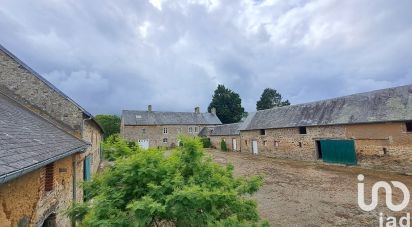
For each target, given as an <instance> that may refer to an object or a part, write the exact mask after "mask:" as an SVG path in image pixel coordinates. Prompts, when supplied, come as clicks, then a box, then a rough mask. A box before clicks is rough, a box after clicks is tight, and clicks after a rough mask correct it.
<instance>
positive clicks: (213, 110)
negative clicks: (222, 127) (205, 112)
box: [210, 107, 216, 115]
mask: <svg viewBox="0 0 412 227" xmlns="http://www.w3.org/2000/svg"><path fill="white" fill-rule="evenodd" d="M210 112H211V113H212V114H215V115H216V108H214V107H213V108H212V109H210Z"/></svg>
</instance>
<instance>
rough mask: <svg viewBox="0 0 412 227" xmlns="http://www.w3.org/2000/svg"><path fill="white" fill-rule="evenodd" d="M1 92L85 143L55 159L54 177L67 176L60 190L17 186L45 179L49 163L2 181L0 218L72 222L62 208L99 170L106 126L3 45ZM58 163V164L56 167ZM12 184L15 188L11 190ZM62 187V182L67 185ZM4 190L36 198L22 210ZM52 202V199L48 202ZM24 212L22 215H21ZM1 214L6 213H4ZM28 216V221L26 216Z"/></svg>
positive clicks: (80, 193)
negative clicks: (75, 150) (49, 218)
mask: <svg viewBox="0 0 412 227" xmlns="http://www.w3.org/2000/svg"><path fill="white" fill-rule="evenodd" d="M0 94H1V95H2V96H4V97H6V98H8V99H10V100H13V102H16V103H18V105H21V107H22V108H24V109H27V110H29V111H30V112H31V113H34V114H35V115H37V116H38V117H39V118H41V119H43V120H45V121H47V122H48V123H50V124H51V125H53V127H56V128H58V129H59V130H62V131H64V132H65V133H67V134H68V135H70V136H72V137H74V138H76V139H78V140H79V141H83V142H85V143H86V144H87V146H85V147H84V149H83V150H81V151H78V152H75V153H70V154H69V155H68V156H65V157H62V159H61V160H60V159H58V160H54V162H53V163H54V165H55V170H58V173H54V174H57V175H56V178H55V179H59V177H62V178H64V179H61V180H60V179H59V180H56V181H55V182H54V184H55V186H56V190H55V191H54V192H53V193H48V194H47V193H46V194H44V193H40V192H41V189H40V188H38V187H30V188H26V189H24V190H23V189H22V188H17V189H18V190H16V188H15V185H24V184H32V185H37V184H39V185H41V183H39V182H41V179H42V178H41V176H42V174H41V173H42V172H44V168H45V166H39V167H38V168H37V169H34V170H33V171H31V172H28V173H25V175H22V176H21V177H17V178H13V179H11V180H10V181H7V182H3V183H1V182H0V183H1V184H0V192H1V194H0V202H1V203H2V204H3V206H2V207H0V208H1V209H0V220H1V221H0V223H1V222H4V223H8V222H10V223H11V225H12V226H14V225H16V223H18V222H19V221H16V220H23V219H24V220H23V221H22V223H23V224H27V225H20V226H37V225H41V222H42V221H44V220H45V218H44V220H42V219H41V218H40V217H44V216H45V215H47V214H51V215H52V217H53V218H54V220H55V221H56V223H58V226H68V225H69V224H70V220H69V219H68V218H67V217H66V216H64V215H62V214H61V211H62V209H61V208H62V207H64V206H65V205H64V204H69V203H71V202H72V201H73V200H76V201H79V202H80V201H82V200H83V190H82V187H81V181H83V180H84V179H86V178H89V175H93V174H94V173H96V172H97V170H98V168H99V164H100V155H101V152H100V141H101V140H102V136H103V131H102V128H101V127H100V126H99V125H98V123H97V122H96V121H95V119H94V117H93V116H92V115H91V114H90V113H89V112H87V111H86V110H85V109H84V108H82V107H81V106H79V105H78V104H77V103H76V102H74V101H73V100H72V99H70V98H69V97H68V96H67V95H65V94H64V93H63V92H61V91H60V90H59V89H57V88H56V87H55V86H54V85H52V84H51V83H50V82H48V81H47V80H46V79H44V78H43V77H42V76H40V75H39V74H38V73H37V72H35V71H34V70H33V69H31V68H30V67H29V66H27V65H26V64H24V63H23V62H22V61H21V60H19V59H18V58H17V57H16V56H14V55H13V54H12V53H10V52H9V51H8V50H6V49H5V48H4V47H3V46H1V45H0ZM22 139H24V138H22ZM45 143H47V142H45ZM33 153H34V152H33ZM66 154H67V153H66ZM0 164H1V162H0ZM56 166H59V167H58V169H56ZM60 166H64V167H60ZM85 168H86V169H85ZM89 169H90V171H89ZM60 171H61V172H60ZM86 175H87V176H86ZM60 185H61V187H60ZM37 186H38V185H37ZM13 188H14V190H12V189H13ZM59 188H64V190H63V189H61V190H60V189H59ZM73 192H74V193H73ZM3 193H4V194H3ZM10 193H11V194H10ZM5 194H7V195H8V196H7V198H9V199H10V198H13V197H15V198H21V200H22V202H24V199H26V200H32V199H33V198H35V199H34V200H33V201H31V202H30V206H20V207H21V208H24V207H25V209H26V210H24V211H22V210H21V209H20V210H18V209H17V208H16V207H15V206H13V205H12V204H9V202H10V201H11V200H7V199H6V196H4V195H5ZM10 196H11V197H10ZM16 200H17V199H16ZM50 204H54V205H52V206H50V207H49V205H50ZM47 207H49V208H47ZM23 213H24V217H23V216H21V217H20V216H19V215H20V214H23ZM3 214H6V215H3ZM3 216H5V217H6V218H7V219H1V218H2V217H3ZM37 217H38V218H37ZM22 218H23V219H22ZM26 219H27V220H28V222H26V221H25V220H26Z"/></svg>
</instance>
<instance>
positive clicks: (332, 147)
mask: <svg viewBox="0 0 412 227" xmlns="http://www.w3.org/2000/svg"><path fill="white" fill-rule="evenodd" d="M320 152H321V156H322V160H323V161H325V162H330V163H341V164H347V165H356V163H357V160H356V151H355V143H354V141H353V140H320Z"/></svg>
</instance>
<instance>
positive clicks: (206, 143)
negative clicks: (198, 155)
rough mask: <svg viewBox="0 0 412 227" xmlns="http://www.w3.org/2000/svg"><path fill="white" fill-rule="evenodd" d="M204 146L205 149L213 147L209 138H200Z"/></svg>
mask: <svg viewBox="0 0 412 227" xmlns="http://www.w3.org/2000/svg"><path fill="white" fill-rule="evenodd" d="M200 140H201V141H202V144H203V148H210V147H211V146H212V143H211V142H210V138H207V137H202V138H200Z"/></svg>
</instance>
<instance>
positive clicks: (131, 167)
mask: <svg viewBox="0 0 412 227" xmlns="http://www.w3.org/2000/svg"><path fill="white" fill-rule="evenodd" d="M182 141H183V147H178V148H176V149H175V150H173V151H172V153H171V154H170V155H165V153H164V151H161V150H155V149H148V150H147V151H144V152H138V153H131V154H130V155H129V156H125V157H124V158H118V159H116V161H115V162H114V165H113V166H111V167H109V168H107V169H106V170H105V171H104V172H103V173H102V174H100V175H98V176H97V177H94V178H93V179H92V181H91V182H90V184H89V183H88V185H87V187H88V190H90V193H89V194H88V195H90V199H89V200H87V201H85V202H84V203H82V204H74V205H73V206H72V208H71V209H69V211H68V212H67V213H68V215H69V216H70V217H71V218H73V219H75V220H78V221H79V224H80V225H79V226H90V227H97V226H125V227H127V226H163V225H166V226H257V225H260V224H262V225H263V226H266V223H261V222H260V220H259V216H258V213H257V209H256V202H255V201H254V200H252V199H251V197H250V196H248V195H250V194H252V193H254V192H256V191H257V190H258V189H259V187H260V186H261V185H262V179H261V178H260V177H252V178H237V177H234V176H233V166H232V165H228V166H226V167H223V166H221V165H218V164H217V163H215V162H213V161H212V160H211V159H210V157H208V156H206V155H205V154H204V152H203V148H202V143H201V141H200V139H198V138H182ZM117 144H118V143H117V142H116V143H114V146H115V148H116V149H117ZM123 148H124V147H123ZM129 149H130V148H129Z"/></svg>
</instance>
